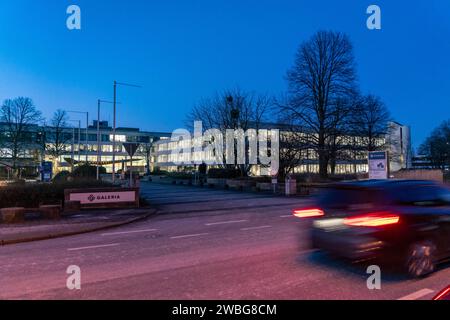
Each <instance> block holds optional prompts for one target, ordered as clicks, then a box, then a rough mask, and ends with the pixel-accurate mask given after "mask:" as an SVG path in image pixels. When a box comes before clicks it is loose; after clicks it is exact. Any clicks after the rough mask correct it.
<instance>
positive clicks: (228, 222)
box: [205, 220, 248, 227]
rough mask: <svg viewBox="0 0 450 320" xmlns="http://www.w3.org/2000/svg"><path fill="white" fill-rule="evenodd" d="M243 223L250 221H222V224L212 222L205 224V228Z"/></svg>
mask: <svg viewBox="0 0 450 320" xmlns="http://www.w3.org/2000/svg"><path fill="white" fill-rule="evenodd" d="M241 222H248V220H234V221H222V222H211V223H205V226H208V227H209V226H218V225H221V224H232V223H241Z"/></svg>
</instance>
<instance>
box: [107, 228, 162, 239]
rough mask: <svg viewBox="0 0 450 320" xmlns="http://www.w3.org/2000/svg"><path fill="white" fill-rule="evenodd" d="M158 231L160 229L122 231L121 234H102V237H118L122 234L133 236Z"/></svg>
mask: <svg viewBox="0 0 450 320" xmlns="http://www.w3.org/2000/svg"><path fill="white" fill-rule="evenodd" d="M154 231H158V229H144V230H134V231H121V232H109V233H102V236H103V237H105V236H116V235H122V234H131V233H144V232H154Z"/></svg>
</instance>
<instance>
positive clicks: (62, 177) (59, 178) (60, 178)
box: [53, 171, 72, 182]
mask: <svg viewBox="0 0 450 320" xmlns="http://www.w3.org/2000/svg"><path fill="white" fill-rule="evenodd" d="M70 176H72V174H71V173H70V172H69V171H61V172H59V173H57V174H56V175H55V177H54V178H53V182H66V181H67V178H69V177H70Z"/></svg>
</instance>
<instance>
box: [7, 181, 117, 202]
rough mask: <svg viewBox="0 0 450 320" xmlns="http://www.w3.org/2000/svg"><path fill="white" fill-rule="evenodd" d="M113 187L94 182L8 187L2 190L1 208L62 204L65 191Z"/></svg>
mask: <svg viewBox="0 0 450 320" xmlns="http://www.w3.org/2000/svg"><path fill="white" fill-rule="evenodd" d="M111 186H112V185H111V184H110V183H105V182H100V181H93V180H78V181H75V182H53V183H51V184H44V183H34V184H25V185H8V186H6V187H3V188H0V208H8V207H25V208H36V207H38V206H39V205H40V204H60V203H63V202H64V190H65V189H81V188H105V187H111Z"/></svg>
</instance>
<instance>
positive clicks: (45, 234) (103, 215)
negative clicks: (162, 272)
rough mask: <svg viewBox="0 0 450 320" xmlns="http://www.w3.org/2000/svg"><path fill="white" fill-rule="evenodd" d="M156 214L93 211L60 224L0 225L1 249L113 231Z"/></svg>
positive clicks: (149, 211)
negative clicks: (99, 231) (8, 246)
mask: <svg viewBox="0 0 450 320" xmlns="http://www.w3.org/2000/svg"><path fill="white" fill-rule="evenodd" d="M155 213H156V209H153V208H140V209H124V210H90V211H81V212H77V213H72V214H70V215H66V216H64V217H63V218H61V219H60V220H53V221H50V220H31V221H26V222H25V223H19V224H0V246H3V245H8V244H15V243H21V242H31V241H39V240H47V239H52V238H59V237H67V236H72V235H77V234H82V233H87V232H93V231H98V230H104V229H109V228H114V227H118V226H122V225H126V224H129V223H133V222H136V221H140V220H143V219H146V218H148V217H150V216H152V215H153V214H155Z"/></svg>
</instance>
